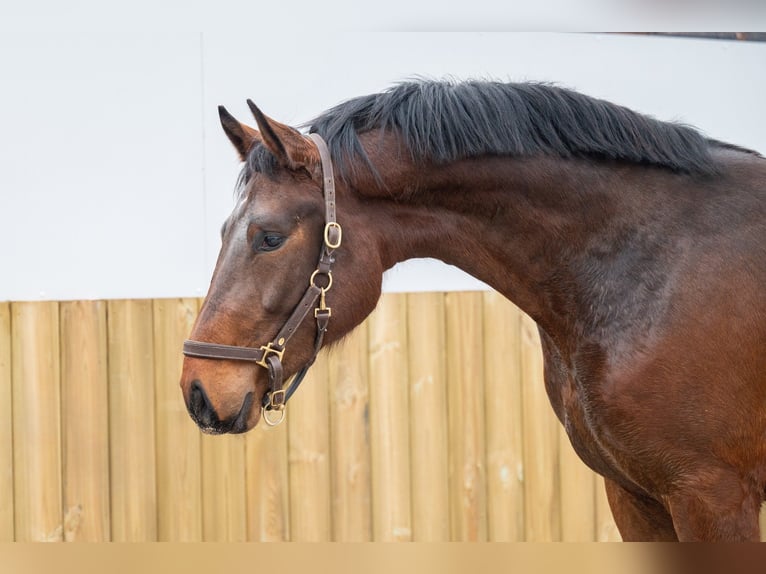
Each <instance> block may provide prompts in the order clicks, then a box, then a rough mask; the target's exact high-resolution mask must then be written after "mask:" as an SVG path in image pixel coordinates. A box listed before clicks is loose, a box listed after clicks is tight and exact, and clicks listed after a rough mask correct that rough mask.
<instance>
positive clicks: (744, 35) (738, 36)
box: [629, 32, 766, 42]
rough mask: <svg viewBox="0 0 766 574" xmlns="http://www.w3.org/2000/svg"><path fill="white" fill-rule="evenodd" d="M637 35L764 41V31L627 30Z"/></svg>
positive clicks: (765, 37) (765, 38)
mask: <svg viewBox="0 0 766 574" xmlns="http://www.w3.org/2000/svg"><path fill="white" fill-rule="evenodd" d="M629 33H630V34H634V35H639V36H674V37H680V38H707V39H709V40H741V41H744V42H766V32H629Z"/></svg>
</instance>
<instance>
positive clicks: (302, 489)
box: [287, 353, 332, 542]
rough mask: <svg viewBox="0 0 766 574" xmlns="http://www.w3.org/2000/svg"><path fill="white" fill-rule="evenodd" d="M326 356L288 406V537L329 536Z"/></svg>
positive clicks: (312, 538) (317, 538) (311, 539)
mask: <svg viewBox="0 0 766 574" xmlns="http://www.w3.org/2000/svg"><path fill="white" fill-rule="evenodd" d="M329 409H330V406H329V404H328V381H327V355H326V353H320V355H319V356H318V357H317V360H316V363H314V366H313V367H311V370H310V371H309V374H308V375H307V376H306V380H305V381H304V382H303V383H301V387H300V389H298V391H297V392H296V393H295V394H294V395H293V397H292V398H291V399H290V404H289V406H288V407H287V410H288V413H287V427H288V428H287V430H288V437H289V438H288V442H289V451H288V460H289V464H290V537H291V539H292V540H293V541H297V542H324V541H329V540H331V539H332V517H331V503H330V497H331V492H330V491H331V488H330V421H329Z"/></svg>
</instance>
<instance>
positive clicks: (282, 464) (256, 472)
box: [245, 402, 292, 542]
mask: <svg viewBox="0 0 766 574" xmlns="http://www.w3.org/2000/svg"><path fill="white" fill-rule="evenodd" d="M290 404H291V406H292V402H291V403H290ZM245 450H246V477H247V484H246V496H247V539H248V540H252V541H257V542H286V541H288V540H290V497H289V492H290V487H289V479H288V465H287V425H286V424H281V425H279V426H276V427H270V426H268V425H266V424H265V423H264V422H263V421H261V422H260V423H259V424H258V426H257V427H256V428H255V429H253V430H251V431H250V432H248V433H247V434H246V435H245Z"/></svg>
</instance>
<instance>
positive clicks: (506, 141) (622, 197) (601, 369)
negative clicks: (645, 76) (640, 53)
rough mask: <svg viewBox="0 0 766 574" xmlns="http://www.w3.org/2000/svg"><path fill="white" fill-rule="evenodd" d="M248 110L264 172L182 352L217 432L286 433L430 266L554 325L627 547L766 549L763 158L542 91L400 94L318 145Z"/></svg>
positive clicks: (555, 372) (584, 435)
mask: <svg viewBox="0 0 766 574" xmlns="http://www.w3.org/2000/svg"><path fill="white" fill-rule="evenodd" d="M248 105H249V107H250V109H251V111H252V113H253V116H254V118H255V122H256V127H250V126H248V125H246V124H243V123H240V122H239V121H237V120H236V119H235V118H234V117H232V116H231V115H230V114H229V113H228V112H227V111H226V110H225V108H223V107H219V115H220V120H221V124H222V127H223V130H224V132H225V133H226V135H227V136H228V138H229V140H230V141H231V143H232V144H233V145H234V148H235V150H236V151H237V152H238V154H239V157H240V159H241V160H242V161H243V162H244V166H243V168H242V171H241V174H240V176H239V179H238V182H237V188H236V198H237V200H236V206H235V207H234V209H233V211H232V213H231V215H230V216H229V217H228V219H227V220H226V221H225V223H224V225H223V227H222V229H221V237H222V247H221V251H220V255H219V257H218V261H217V264H216V267H215V270H214V272H213V276H212V281H211V285H210V289H209V292H208V293H207V296H206V298H205V300H204V303H203V305H202V307H201V309H200V313H199V316H198V318H197V320H196V323H195V324H194V326H193V329H192V332H191V335H190V339H189V340H188V341H187V342H186V343H185V344H184V354H185V355H186V356H185V358H184V365H183V372H182V376H181V389H182V393H183V397H184V400H185V402H186V405H187V408H188V411H189V414H190V416H191V418H192V419H193V420H194V421H195V422H196V423H197V424H198V425H199V426H200V428H201V429H202V430H203V431H204V432H208V433H213V434H216V433H240V432H245V431H247V430H249V429H251V428H253V427H254V426H255V425H256V424H257V423H258V421H259V420H260V419H261V418H264V419H265V420H266V421H267V423H269V424H275V423H277V422H278V421H279V420H281V417H282V416H284V406H285V403H286V401H287V399H289V396H290V394H292V392H294V391H295V388H297V385H298V384H299V383H300V380H301V379H302V376H303V374H305V372H306V369H307V368H308V366H309V365H310V364H311V362H312V361H313V359H314V357H315V356H316V353H317V352H318V351H319V349H320V348H322V347H324V346H327V345H332V344H333V343H334V342H336V341H338V340H340V339H341V338H342V337H344V335H346V334H347V333H349V332H350V331H351V330H352V329H354V327H356V326H357V325H359V324H360V323H361V322H362V320H363V319H364V318H365V317H366V316H367V315H369V314H370V313H371V312H372V310H373V309H374V308H375V306H376V303H377V301H378V298H379V296H380V293H381V278H382V275H383V272H384V271H385V270H386V269H388V268H390V267H392V266H393V265H394V264H396V263H398V262H400V261H404V260H406V259H410V258H415V257H432V258H437V259H440V260H442V261H444V262H446V263H449V264H452V265H455V266H457V267H459V268H461V269H463V270H465V271H466V272H468V273H470V274H471V275H473V276H475V277H477V278H479V279H480V280H482V281H484V282H485V283H486V284H488V285H489V286H491V287H492V288H494V289H496V290H497V291H498V292H500V293H501V294H502V295H504V296H505V297H506V298H508V299H510V300H511V301H513V302H514V303H515V304H516V305H518V306H519V307H520V308H521V309H522V310H523V311H525V312H526V313H527V314H528V315H529V316H530V317H531V318H532V319H534V321H535V322H536V324H537V326H538V328H539V332H540V338H541V342H542V351H543V357H544V381H545V388H546V391H547V394H548V396H549V398H550V402H551V405H552V407H553V410H554V411H555V413H556V415H557V417H558V419H559V420H560V422H561V424H562V425H563V426H564V428H565V429H566V433H567V435H568V437H569V439H570V442H571V444H572V446H573V448H574V450H575V451H576V453H577V454H578V456H579V457H580V458H581V459H582V460H583V461H584V462H585V464H586V465H588V466H589V467H590V468H591V469H593V470H594V471H596V472H597V473H598V474H600V475H602V476H603V477H604V479H605V484H606V491H607V499H608V501H609V505H610V508H611V510H612V513H613V515H614V519H615V522H616V524H617V527H618V529H619V531H620V533H621V535H622V537H623V539H624V540H666V541H676V540H680V541H688V540H733V541H739V540H758V539H759V525H758V516H759V510H760V507H761V504H762V502H763V500H764V497H765V496H766V352H764V349H766V159H764V158H763V157H762V156H761V155H760V154H758V153H757V152H755V151H752V150H748V149H745V148H742V147H739V146H736V145H733V144H729V143H725V142H721V141H717V140H714V139H711V138H708V137H707V136H705V135H703V134H702V133H701V132H700V131H698V130H697V129H695V128H693V127H690V126H687V125H681V124H675V123H666V122H662V121H659V120H657V119H654V118H651V117H648V116H645V115H642V114H639V113H637V112H634V111H631V110H629V109H627V108H624V107H621V106H618V105H616V104H613V103H610V102H607V101H604V100H599V99H596V98H593V97H589V96H586V95H584V94H581V93H578V92H576V91H573V90H570V89H566V88H563V87H559V86H555V85H549V84H543V83H502V82H494V81H463V82H458V81H455V80H449V81H442V80H415V81H407V82H402V83H400V84H396V85H394V86H392V87H391V88H389V89H388V90H385V91H383V92H381V93H376V94H371V95H367V96H362V97H357V98H353V99H350V100H348V101H345V102H343V103H341V104H339V105H337V106H335V107H334V108H332V109H330V110H328V111H326V112H324V113H322V114H321V115H319V116H318V117H317V118H316V119H315V120H314V121H313V122H310V123H309V124H307V125H308V127H309V129H308V133H302V132H301V131H300V130H299V129H296V128H293V127H290V126H287V125H285V124H282V123H279V122H278V121H276V120H274V119H272V118H269V117H268V116H266V115H265V114H264V113H263V112H261V110H260V109H259V108H258V107H257V106H256V105H255V104H254V103H253V102H252V101H250V100H248ZM301 127H303V128H305V127H306V126H301ZM304 131H305V130H304ZM336 172H337V175H336ZM341 226H342V227H341ZM334 277H335V278H337V280H336V282H335V284H333V278H334ZM307 285H308V288H307V287H306V286H307ZM296 373H297V374H296ZM293 374H296V376H295V378H294V379H293V382H292V383H291V384H290V385H289V386H288V387H287V388H285V387H284V385H283V381H284V380H285V377H287V376H289V375H293Z"/></svg>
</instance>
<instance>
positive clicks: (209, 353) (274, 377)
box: [183, 134, 342, 426]
mask: <svg viewBox="0 0 766 574" xmlns="http://www.w3.org/2000/svg"><path fill="white" fill-rule="evenodd" d="M308 137H310V138H311V139H312V140H313V141H314V144H315V145H316V147H317V149H318V150H319V157H320V159H321V161H322V177H323V184H324V185H323V191H324V201H325V227H324V237H323V243H322V248H321V250H320V255H319V262H318V263H317V268H316V270H315V271H314V272H313V273H312V274H311V277H310V279H309V286H308V289H306V292H305V293H304V294H303V297H302V298H301V300H300V302H299V303H298V305H297V306H296V307H295V309H293V312H292V314H291V315H290V317H289V318H288V319H287V321H286V322H285V324H284V326H283V327H282V328H281V329H280V330H279V332H278V333H277V335H276V336H275V337H274V338H273V339H272V340H271V341H270V342H269V343H267V344H266V345H263V346H261V347H259V348H257V349H256V348H254V347H237V346H233V345H219V344H218V343H205V342H202V341H192V340H186V341H184V348H183V353H184V355H186V356H187V357H196V358H199V359H223V360H229V361H248V362H251V363H255V364H256V365H259V366H261V367H263V368H265V369H267V370H268V372H269V389H268V391H266V393H265V394H264V395H263V402H262V404H261V411H262V415H263V419H264V420H265V421H266V423H267V424H268V425H270V426H274V425H278V424H279V423H281V422H282V420H283V419H284V417H285V405H286V404H287V400H288V399H289V398H290V397H291V396H292V395H293V393H294V392H295V390H296V389H297V388H298V385H300V384H301V381H303V378H304V377H305V376H306V373H307V372H308V370H309V367H311V365H312V364H313V363H314V360H315V359H316V356H317V354H318V353H319V349H320V348H321V347H322V341H323V339H324V336H325V333H326V331H327V324H328V323H329V321H330V317H331V316H332V309H330V307H328V306H327V305H326V304H325V293H327V291H329V290H330V288H331V287H332V271H331V268H332V264H333V263H334V262H335V258H334V257H333V252H334V251H335V250H336V249H337V248H338V247H340V244H341V239H342V230H341V227H340V225H338V222H337V221H336V220H335V178H334V176H333V169H332V159H331V157H330V151H329V150H328V148H327V144H326V143H325V142H324V140H323V139H322V138H321V137H320V136H319V135H318V134H309V136H308ZM320 283H321V284H322V285H324V286H322V285H320ZM317 301H319V304H318V305H317ZM315 305H316V306H315ZM312 309H313V310H314V318H315V319H316V324H317V332H316V337H315V339H314V351H313V353H312V355H311V358H310V359H309V361H308V362H307V363H306V364H305V365H304V366H303V367H302V368H301V369H300V371H298V373H297V374H296V375H295V377H293V380H292V382H291V383H290V386H289V387H288V388H287V389H284V388H283V369H282V358H283V356H284V353H285V347H286V346H287V343H288V341H289V340H290V338H291V337H292V336H293V335H294V334H295V332H296V331H297V330H298V327H299V326H300V325H301V324H302V323H303V321H304V319H305V318H306V317H307V316H308V314H309V312H310V311H311V310H312ZM268 411H277V412H279V413H280V417H279V419H277V420H271V419H269V418H268V416H267V415H266V413H267V412H268Z"/></svg>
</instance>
